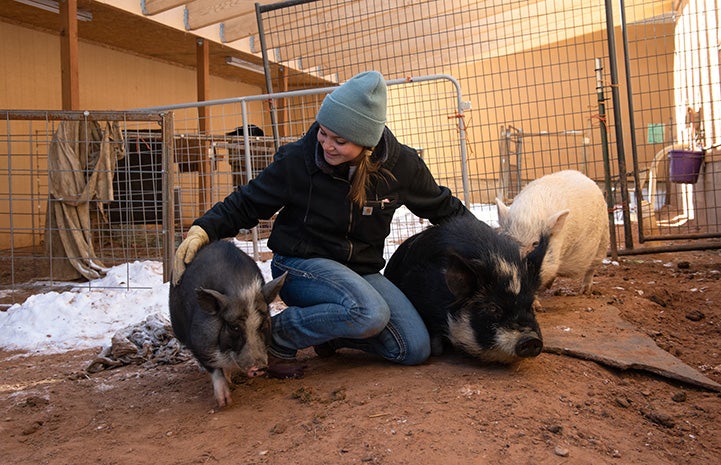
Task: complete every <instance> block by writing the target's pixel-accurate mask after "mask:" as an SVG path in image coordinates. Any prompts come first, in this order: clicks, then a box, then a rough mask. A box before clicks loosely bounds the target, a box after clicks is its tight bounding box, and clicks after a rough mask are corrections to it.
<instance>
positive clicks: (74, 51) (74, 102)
mask: <svg viewBox="0 0 721 465" xmlns="http://www.w3.org/2000/svg"><path fill="white" fill-rule="evenodd" d="M60 21H61V30H60V76H61V81H62V99H63V103H62V104H63V110H79V109H80V84H79V82H78V2H77V0H66V1H63V2H60Z"/></svg>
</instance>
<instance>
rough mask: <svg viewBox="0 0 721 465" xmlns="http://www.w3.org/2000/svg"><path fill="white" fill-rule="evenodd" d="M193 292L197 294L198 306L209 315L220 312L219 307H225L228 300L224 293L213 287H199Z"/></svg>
mask: <svg viewBox="0 0 721 465" xmlns="http://www.w3.org/2000/svg"><path fill="white" fill-rule="evenodd" d="M195 294H196V295H197V296H198V304H200V308H202V309H203V310H205V311H206V312H208V313H210V314H211V315H215V314H217V313H218V312H220V309H221V308H223V307H225V305H226V303H227V301H228V298H227V297H226V296H225V294H221V293H220V292H218V291H216V290H214V289H206V288H204V287H199V288H197V289H196V290H195Z"/></svg>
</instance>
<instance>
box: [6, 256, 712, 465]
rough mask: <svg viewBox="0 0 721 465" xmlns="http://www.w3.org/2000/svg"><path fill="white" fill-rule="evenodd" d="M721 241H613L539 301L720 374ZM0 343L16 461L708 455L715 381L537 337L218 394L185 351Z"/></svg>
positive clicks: (316, 369) (331, 367)
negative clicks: (507, 352)
mask: <svg viewBox="0 0 721 465" xmlns="http://www.w3.org/2000/svg"><path fill="white" fill-rule="evenodd" d="M719 279H721V255H720V254H719V252H718V251H706V252H684V253H674V254H670V253H669V254H659V255H638V256H628V257H622V258H621V259H620V260H619V263H618V264H607V265H603V266H602V267H601V269H600V270H598V273H597V277H596V279H595V283H596V284H595V292H594V294H593V295H590V296H577V295H573V292H569V291H573V290H576V289H577V288H578V283H577V282H572V281H568V280H558V281H557V282H556V284H555V285H554V287H553V288H552V289H551V290H550V291H547V292H545V293H543V294H542V295H541V303H542V304H543V305H544V307H546V308H547V310H546V311H554V309H558V308H568V307H572V308H575V309H584V310H585V311H588V309H593V308H594V307H598V306H600V305H601V304H605V305H613V306H615V307H616V308H618V309H619V310H620V313H621V316H622V317H623V318H624V319H625V320H626V321H628V322H630V323H631V324H633V325H634V326H635V327H636V328H637V329H638V330H640V331H641V332H644V333H646V334H648V335H649V336H651V337H652V338H653V339H654V340H655V342H656V343H657V345H658V346H659V347H661V348H662V349H664V350H667V351H668V352H670V353H671V354H673V355H675V356H676V357H678V358H679V359H681V360H682V361H683V362H685V363H686V364H688V365H689V366H691V367H693V368H695V369H697V370H698V371H700V372H702V373H703V374H704V375H705V376H707V377H708V378H710V379H712V380H714V381H716V382H721V350H720V349H719V341H721V306H720V305H719V304H721V285H720V284H721V283H720V282H719ZM99 350H100V348H98V350H95V351H79V352H70V353H65V354H61V355H45V356H27V355H26V354H22V353H8V352H0V370H2V380H0V411H1V412H2V413H1V414H0V435H1V436H2V441H0V457H2V458H1V459H0V461H1V462H2V463H3V464H5V465H15V464H23V465H25V464H58V465H65V464H108V465H110V464H138V463H153V464H154V465H166V464H167V465H170V464H173V465H181V464H183V465H184V464H207V463H217V464H231V463H232V464H241V463H242V464H262V463H273V464H303V465H307V464H364V463H370V464H413V465H425V464H427V465H438V464H445V465H451V464H471V463H474V464H520V465H524V464H535V465H539V464H594V465H596V464H624V465H636V464H639V465H640V464H649V463H653V464H654V465H664V464H718V463H721V434H719V425H720V424H721V398H720V396H719V394H718V393H715V392H710V391H707V390H705V389H701V388H697V387H694V386H690V385H687V384H683V383H680V382H676V381H671V380H668V379H664V378H661V377H658V376H655V375H652V374H649V373H646V372H640V371H634V370H629V371H620V370H615V369H612V368H608V367H605V366H602V365H599V364H597V363H594V362H590V361H586V360H581V359H577V358H572V357H567V356H562V355H553V354H550V353H542V354H541V355H540V356H539V357H537V358H535V359H532V360H527V361H523V362H522V363H520V364H518V365H516V366H511V367H499V366H484V365H481V364H479V363H477V362H475V361H474V360H470V359H467V358H463V357H460V356H454V355H451V356H444V357H441V358H432V359H431V360H430V361H429V362H427V363H426V364H424V365H422V366H416V367H400V366H395V365H391V364H389V363H386V362H383V361H381V360H378V359H375V358H372V357H369V356H366V355H364V354H361V353H357V352H352V351H344V352H341V353H340V354H339V355H338V356H336V357H332V358H323V359H321V358H317V357H316V356H315V355H314V353H313V352H312V351H310V350H306V351H303V352H302V353H301V356H302V357H301V358H302V360H303V362H304V364H305V365H306V369H305V372H306V375H305V377H304V378H302V379H297V380H276V379H266V378H259V379H252V380H243V381H241V382H240V383H238V384H237V385H236V386H235V389H234V391H233V399H234V404H233V405H232V406H231V407H229V408H227V409H224V410H221V411H218V410H217V409H216V408H215V405H214V400H213V396H212V387H211V384H210V381H209V377H208V375H207V374H206V373H204V372H202V371H201V370H200V369H199V368H198V366H197V364H196V363H195V362H194V361H188V362H184V363H181V364H177V365H162V366H151V367H142V366H137V365H132V366H124V367H120V368H116V369H111V370H105V371H101V372H99V373H96V374H87V373H86V372H85V367H86V366H88V364H89V363H90V362H91V361H92V360H93V358H94V357H95V356H96V355H97V354H98V353H99Z"/></svg>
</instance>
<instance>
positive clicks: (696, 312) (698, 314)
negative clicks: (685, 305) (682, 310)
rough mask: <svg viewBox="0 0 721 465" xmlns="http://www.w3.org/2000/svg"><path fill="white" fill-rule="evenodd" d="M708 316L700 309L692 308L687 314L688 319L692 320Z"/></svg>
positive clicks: (699, 319)
mask: <svg viewBox="0 0 721 465" xmlns="http://www.w3.org/2000/svg"><path fill="white" fill-rule="evenodd" d="M704 318H706V315H704V313H703V312H702V311H700V310H691V311H690V312H688V313H687V314H686V319H687V320H691V321H701V320H703V319H704Z"/></svg>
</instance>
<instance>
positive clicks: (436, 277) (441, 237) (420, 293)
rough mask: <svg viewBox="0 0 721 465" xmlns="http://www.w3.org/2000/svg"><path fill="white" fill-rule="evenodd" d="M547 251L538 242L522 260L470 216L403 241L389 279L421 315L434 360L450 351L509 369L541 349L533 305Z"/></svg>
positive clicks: (545, 240)
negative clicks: (446, 345)
mask: <svg viewBox="0 0 721 465" xmlns="http://www.w3.org/2000/svg"><path fill="white" fill-rule="evenodd" d="M547 246H548V238H547V237H541V238H540V240H539V244H538V246H537V247H536V248H535V249H534V250H533V251H532V252H531V253H530V254H529V255H528V256H527V257H526V258H525V259H523V258H521V255H520V253H519V250H518V245H517V244H516V243H515V242H513V241H512V240H511V239H510V238H508V237H506V236H502V235H500V234H499V233H497V232H496V231H495V230H493V228H491V227H490V226H488V225H487V224H485V223H483V222H482V221H480V220H478V219H476V218H475V217H472V216H468V215H466V216H462V217H457V218H453V219H450V220H448V221H446V222H444V223H442V224H440V225H437V226H432V227H430V228H428V229H425V230H424V231H422V232H420V233H418V234H416V235H414V236H411V237H410V238H408V239H407V240H405V241H404V242H403V243H402V244H401V245H400V247H399V248H398V250H396V252H395V253H394V254H393V256H392V257H391V258H390V260H389V261H388V265H387V266H386V268H385V272H384V273H385V276H386V277H388V279H390V280H391V281H392V282H393V283H395V284H396V286H398V287H399V288H400V289H401V290H402V291H403V292H404V293H405V294H406V296H408V298H409V300H410V301H411V302H412V303H413V305H415V307H416V309H418V312H419V313H420V314H421V317H422V318H423V321H424V322H425V324H426V327H427V328H428V332H429V333H430V335H431V351H432V353H433V355H440V354H441V353H442V352H443V349H444V346H445V344H446V343H450V344H451V345H452V346H454V347H455V348H457V349H459V350H461V351H463V352H465V353H467V354H469V355H471V356H473V357H476V358H478V359H481V360H483V361H486V362H499V363H512V362H515V361H518V360H520V359H521V358H527V357H535V356H537V355H538V354H539V353H540V352H541V349H542V348H543V340H542V338H541V330H540V328H539V326H538V322H537V321H536V316H535V314H534V312H533V308H532V305H533V300H534V295H535V292H536V290H537V288H538V286H539V285H540V269H541V263H542V262H543V257H544V255H545V253H546V248H547Z"/></svg>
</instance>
